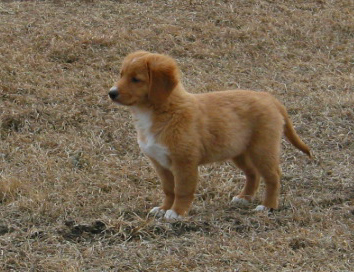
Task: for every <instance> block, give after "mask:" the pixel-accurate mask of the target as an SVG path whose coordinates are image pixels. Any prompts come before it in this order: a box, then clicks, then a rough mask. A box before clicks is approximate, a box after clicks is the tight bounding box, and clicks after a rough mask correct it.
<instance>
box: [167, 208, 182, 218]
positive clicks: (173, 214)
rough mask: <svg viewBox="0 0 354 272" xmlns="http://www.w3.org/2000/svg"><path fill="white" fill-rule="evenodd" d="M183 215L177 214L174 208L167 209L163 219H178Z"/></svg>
mask: <svg viewBox="0 0 354 272" xmlns="http://www.w3.org/2000/svg"><path fill="white" fill-rule="evenodd" d="M182 218H183V217H182V216H180V215H178V214H177V213H176V212H175V211H174V210H167V211H166V213H165V219H167V220H179V219H182Z"/></svg>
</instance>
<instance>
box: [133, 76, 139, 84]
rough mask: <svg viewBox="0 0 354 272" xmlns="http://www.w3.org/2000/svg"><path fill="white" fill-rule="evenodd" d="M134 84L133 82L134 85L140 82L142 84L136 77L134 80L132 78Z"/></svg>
mask: <svg viewBox="0 0 354 272" xmlns="http://www.w3.org/2000/svg"><path fill="white" fill-rule="evenodd" d="M132 82H133V83H138V82H140V80H139V79H137V78H136V77H133V78H132Z"/></svg>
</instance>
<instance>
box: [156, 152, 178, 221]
mask: <svg viewBox="0 0 354 272" xmlns="http://www.w3.org/2000/svg"><path fill="white" fill-rule="evenodd" d="M150 160H151V162H152V165H153V166H154V168H155V170H156V173H157V175H158V176H159V178H160V180H161V183H162V189H163V191H164V193H165V199H164V201H163V204H162V205H161V206H160V207H154V208H152V209H151V211H150V213H151V214H154V215H157V216H163V215H164V214H165V212H166V211H167V210H169V209H170V208H171V207H172V205H173V202H174V200H175V193H174V188H175V182H174V177H173V174H172V172H171V171H170V170H168V169H165V168H163V167H162V166H161V165H160V164H159V163H158V162H157V161H155V160H154V159H152V158H150Z"/></svg>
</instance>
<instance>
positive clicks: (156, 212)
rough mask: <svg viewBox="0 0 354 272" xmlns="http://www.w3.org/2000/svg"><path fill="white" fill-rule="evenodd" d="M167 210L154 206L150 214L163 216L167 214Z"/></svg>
mask: <svg viewBox="0 0 354 272" xmlns="http://www.w3.org/2000/svg"><path fill="white" fill-rule="evenodd" d="M165 212H166V211H165V210H163V209H161V208H160V207H154V208H152V209H151V210H150V212H149V214H151V215H154V216H156V217H162V216H164V214H165Z"/></svg>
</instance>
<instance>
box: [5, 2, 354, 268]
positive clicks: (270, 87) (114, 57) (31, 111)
mask: <svg viewBox="0 0 354 272" xmlns="http://www.w3.org/2000/svg"><path fill="white" fill-rule="evenodd" d="M353 33H354V4H353V2H352V1H350V0H348V1H346V0H343V1H332V0H331V1H330V0H316V1H312V0H309V1H303V0H295V1H265V0H251V1H249V0H247V1H246V0H241V1H227V0H225V1H219V0H214V1H200V0H199V1H198V0H190V1H162V0H158V1H127V0H121V1H106V0H104V1H3V2H1V3H0V270H1V271H353V261H354V256H353V252H354V250H353V247H354V237H353V227H354V222H353V221H354V206H353V205H354V187H353V179H354V171H353V165H354V141H353V139H354V135H353V134H354V131H353V128H354V88H353V86H354V78H353V64H354V58H353V56H354V34H353ZM138 49H143V50H148V51H152V52H159V53H165V54H169V55H171V56H173V57H174V58H175V59H176V60H177V62H178V64H179V66H180V68H181V71H182V75H183V82H184V85H185V87H186V89H187V90H189V91H190V92H193V93H200V92H210V91H214V90H222V89H235V88H242V89H252V90H256V91H261V90H262V91H268V92H270V93H272V94H273V95H275V96H276V97H277V98H278V99H280V100H281V101H282V102H283V103H284V104H285V105H286V107H287V108H288V111H289V115H290V116H291V119H292V120H293V122H294V125H295V127H296V130H297V132H298V134H299V135H300V136H301V138H302V139H303V140H304V141H305V142H306V143H307V144H308V145H309V146H310V148H311V150H312V152H313V155H314V159H313V160H310V159H308V158H307V157H306V156H305V155H303V154H302V153H301V152H299V151H298V150H296V149H295V148H293V147H292V146H291V145H289V144H288V143H287V142H286V141H285V140H284V142H283V144H282V145H283V152H282V158H281V160H282V171H283V177H282V191H281V196H280V208H279V210H276V211H274V212H271V213H266V212H254V211H253V209H254V207H256V205H257V204H259V203H260V200H261V197H262V193H263V188H261V189H260V192H259V194H258V195H257V197H256V199H255V202H254V203H253V204H252V205H250V207H235V206H232V205H231V204H230V201H231V199H232V197H233V196H235V195H236V194H237V192H239V190H240V189H241V188H242V185H243V182H244V176H243V175H242V173H241V172H240V171H239V170H237V169H235V168H234V166H233V165H232V164H231V163H229V162H225V163H217V164H212V165H208V166H203V167H201V168H200V182H199V187H198V191H197V195H196V199H195V201H194V205H193V207H192V209H191V211H190V213H189V217H188V218H186V219H185V220H182V221H180V222H172V223H171V222H165V221H163V220H156V219H154V218H149V217H147V213H148V211H149V210H150V209H151V208H152V207H154V206H156V205H158V204H159V203H160V201H161V199H162V197H163V196H162V191H161V189H160V185H159V180H158V179H157V177H156V174H155V173H154V171H153V170H152V168H151V166H150V164H149V162H148V160H147V159H146V158H145V157H144V156H143V155H142V154H141V152H140V151H139V148H138V145H137V143H136V132H135V130H134V127H133V124H132V120H131V116H130V113H129V110H128V109H126V108H124V107H118V106H117V105H113V104H112V103H111V101H110V100H109V98H108V96H107V93H108V90H109V88H110V87H111V86H112V85H113V83H114V81H115V80H116V79H117V78H118V73H119V67H120V65H121V63H122V59H123V58H124V56H125V55H126V54H128V53H130V52H132V51H134V50H138Z"/></svg>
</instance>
